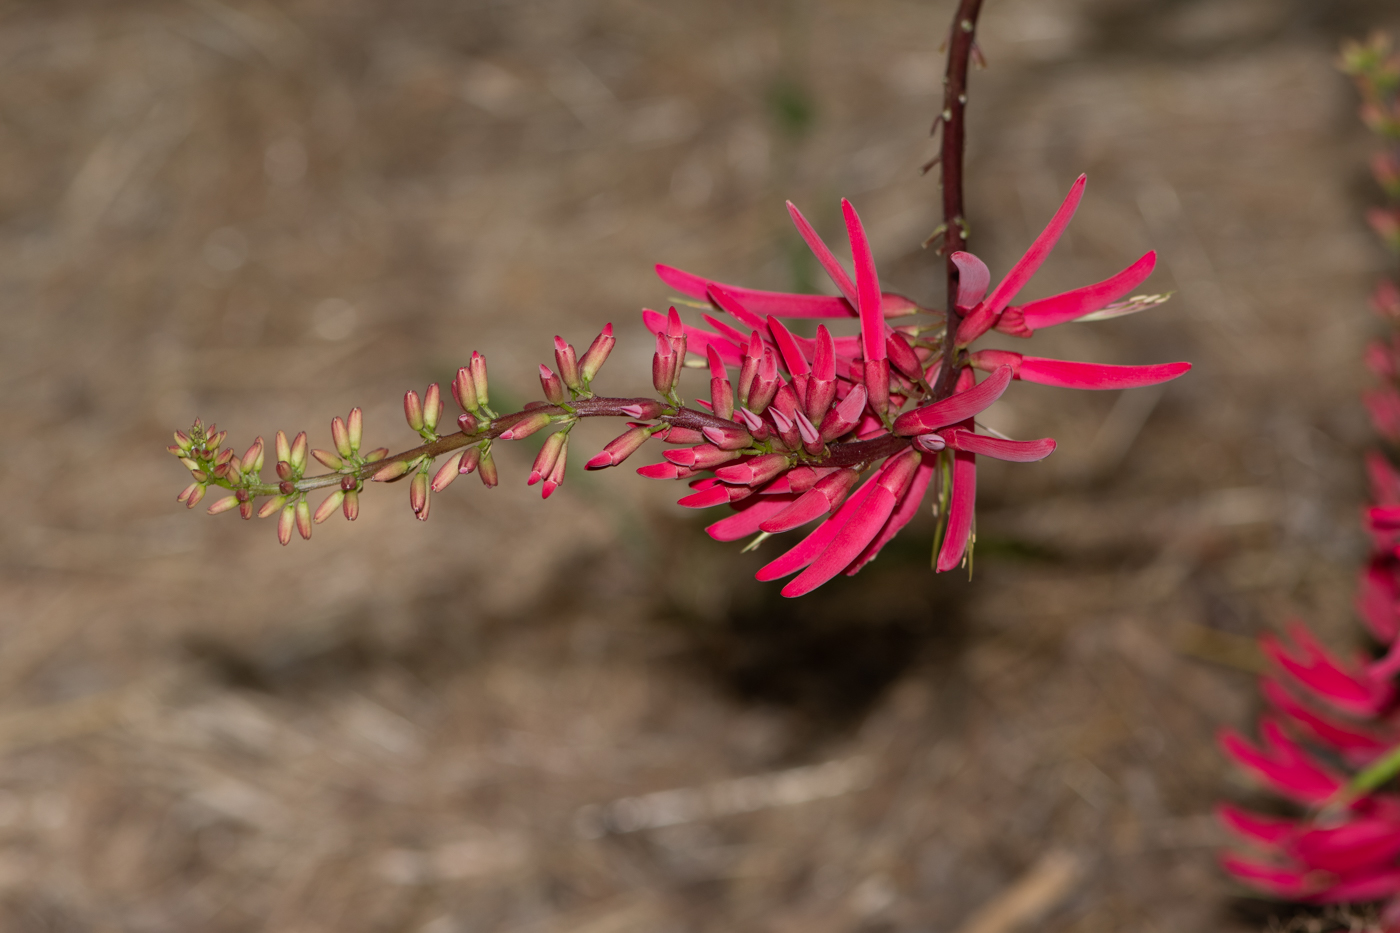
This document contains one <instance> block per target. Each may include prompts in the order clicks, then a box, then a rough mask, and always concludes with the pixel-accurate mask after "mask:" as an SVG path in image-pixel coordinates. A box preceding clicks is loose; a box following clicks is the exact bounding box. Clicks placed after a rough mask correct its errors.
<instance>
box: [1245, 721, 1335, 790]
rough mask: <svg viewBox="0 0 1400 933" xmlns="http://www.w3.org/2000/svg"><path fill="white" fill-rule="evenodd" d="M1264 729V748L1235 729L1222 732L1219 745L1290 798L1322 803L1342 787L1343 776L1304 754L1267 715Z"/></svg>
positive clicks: (1257, 775) (1266, 782) (1262, 729)
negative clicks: (1249, 740) (1252, 742)
mask: <svg viewBox="0 0 1400 933" xmlns="http://www.w3.org/2000/svg"><path fill="white" fill-rule="evenodd" d="M1261 731H1262V733H1263V735H1264V745H1265V748H1264V749H1263V750H1260V749H1257V748H1255V747H1254V746H1253V745H1251V744H1249V742H1247V741H1245V740H1244V738H1242V737H1241V736H1240V735H1239V734H1238V733H1236V732H1234V731H1233V730H1227V731H1226V732H1224V733H1222V734H1221V736H1220V746H1221V748H1222V749H1223V750H1224V752H1225V754H1226V755H1228V756H1229V757H1230V758H1232V759H1234V761H1235V763H1236V764H1238V765H1239V766H1240V767H1242V768H1244V769H1245V770H1246V771H1249V772H1251V773H1252V774H1254V776H1255V777H1257V778H1259V779H1260V780H1261V781H1263V782H1264V783H1265V784H1268V785H1269V786H1270V787H1272V788H1273V789H1274V790H1275V791H1276V792H1277V793H1279V794H1281V795H1283V796H1284V797H1287V798H1289V799H1290V800H1296V801H1298V802H1300V803H1305V804H1317V803H1322V802H1323V801H1324V800H1326V799H1327V798H1329V797H1331V796H1332V795H1333V794H1335V793H1336V792H1337V791H1338V790H1339V789H1340V788H1341V787H1342V780H1341V779H1340V778H1338V777H1336V776H1335V775H1333V774H1331V773H1330V772H1328V771H1326V770H1324V769H1323V768H1322V767H1321V766H1319V765H1318V764H1317V763H1316V762H1314V761H1313V760H1312V759H1311V758H1309V757H1308V756H1306V755H1305V754H1303V752H1302V750H1301V749H1300V748H1299V747H1298V746H1297V745H1296V744H1294V743H1293V742H1292V741H1290V740H1289V739H1288V738H1287V736H1285V735H1284V734H1283V732H1282V730H1280V729H1279V727H1278V724H1277V723H1275V722H1273V721H1272V720H1269V719H1266V720H1264V722H1263V724H1262V727H1261Z"/></svg>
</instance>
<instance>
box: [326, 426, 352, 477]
mask: <svg viewBox="0 0 1400 933" xmlns="http://www.w3.org/2000/svg"><path fill="white" fill-rule="evenodd" d="M331 440H332V441H334V442H335V451H336V453H338V454H340V455H341V456H342V457H349V456H350V455H351V454H353V453H354V452H355V451H354V449H353V448H351V446H350V432H349V430H348V429H346V427H345V419H344V418H342V417H340V416H339V415H336V416H335V417H334V418H332V419H331ZM336 469H339V467H336Z"/></svg>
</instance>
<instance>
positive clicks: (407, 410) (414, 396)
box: [403, 389, 423, 431]
mask: <svg viewBox="0 0 1400 933" xmlns="http://www.w3.org/2000/svg"><path fill="white" fill-rule="evenodd" d="M403 416H404V420H406V421H407V422H408V426H409V427H410V428H412V429H413V430H415V431H421V430H423V400H422V399H421V398H419V397H418V392H417V390H416V389H409V390H408V391H407V392H405V393H404V394H403Z"/></svg>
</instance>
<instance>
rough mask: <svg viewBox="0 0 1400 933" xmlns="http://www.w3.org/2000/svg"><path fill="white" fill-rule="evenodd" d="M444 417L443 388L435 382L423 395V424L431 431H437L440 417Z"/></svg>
mask: <svg viewBox="0 0 1400 933" xmlns="http://www.w3.org/2000/svg"><path fill="white" fill-rule="evenodd" d="M441 417H442V390H441V389H439V388H438V384H437V383H436V382H434V383H433V384H432V385H430V386H428V391H427V392H426V393H425V394H424V396H423V426H424V427H425V428H427V429H428V430H429V431H436V430H437V426H438V419H439V418H441Z"/></svg>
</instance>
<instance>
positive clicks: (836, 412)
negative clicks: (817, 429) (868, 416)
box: [821, 386, 869, 442]
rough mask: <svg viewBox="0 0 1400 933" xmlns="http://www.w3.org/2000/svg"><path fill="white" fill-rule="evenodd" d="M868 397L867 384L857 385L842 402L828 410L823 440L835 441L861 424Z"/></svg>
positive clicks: (823, 424) (822, 432) (822, 433)
mask: <svg viewBox="0 0 1400 933" xmlns="http://www.w3.org/2000/svg"><path fill="white" fill-rule="evenodd" d="M868 398H869V395H868V393H867V392H866V391H865V386H855V387H854V388H852V389H851V391H850V393H849V394H848V395H847V396H846V397H845V398H844V399H842V400H841V404H839V405H837V406H835V407H834V408H832V409H831V410H830V411H828V412H827V413H826V417H825V418H823V419H822V424H821V439H822V441H823V442H830V441H834V440H836V439H837V438H838V437H841V436H842V435H843V434H845V433H846V432H848V431H850V430H851V428H854V427H855V426H856V425H857V424H859V423H860V418H861V413H862V412H864V411H865V402H866V399H868Z"/></svg>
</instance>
